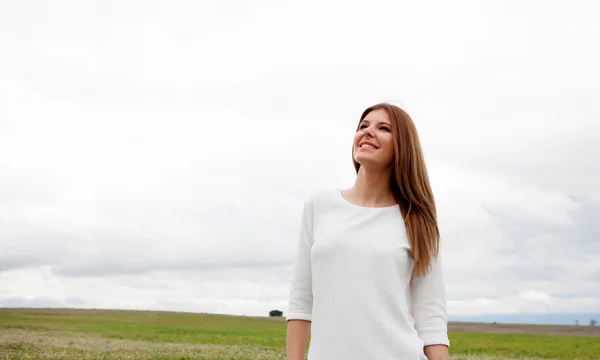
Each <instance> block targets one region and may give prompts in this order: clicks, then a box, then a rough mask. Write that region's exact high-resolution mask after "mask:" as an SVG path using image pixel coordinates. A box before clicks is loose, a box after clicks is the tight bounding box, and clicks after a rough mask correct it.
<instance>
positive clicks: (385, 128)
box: [381, 127, 390, 132]
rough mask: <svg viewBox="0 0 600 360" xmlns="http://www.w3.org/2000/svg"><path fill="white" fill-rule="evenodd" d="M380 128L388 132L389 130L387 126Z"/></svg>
mask: <svg viewBox="0 0 600 360" xmlns="http://www.w3.org/2000/svg"><path fill="white" fill-rule="evenodd" d="M381 130H383V131H388V132H389V131H390V129H389V128H387V127H382V128H381Z"/></svg>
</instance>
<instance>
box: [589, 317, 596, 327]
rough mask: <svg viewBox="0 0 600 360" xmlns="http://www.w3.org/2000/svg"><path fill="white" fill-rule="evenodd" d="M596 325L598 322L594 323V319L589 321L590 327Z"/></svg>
mask: <svg viewBox="0 0 600 360" xmlns="http://www.w3.org/2000/svg"><path fill="white" fill-rule="evenodd" d="M596 325H598V322H597V321H596V319H592V320H590V326H596Z"/></svg>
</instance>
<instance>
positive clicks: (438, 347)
mask: <svg viewBox="0 0 600 360" xmlns="http://www.w3.org/2000/svg"><path fill="white" fill-rule="evenodd" d="M440 253H441V252H440ZM442 271H443V270H442V261H441V255H440V254H438V256H437V258H436V259H432V264H431V268H430V270H429V273H428V274H427V275H425V276H420V277H414V278H413V280H412V284H411V286H412V305H413V318H414V319H415V328H416V330H417V332H418V333H419V337H420V338H421V339H423V345H424V349H423V350H424V352H425V355H426V356H427V358H428V359H429V360H447V359H448V358H449V354H448V353H449V351H448V348H449V347H450V340H449V339H448V320H447V313H446V290H445V284H444V276H443V273H442Z"/></svg>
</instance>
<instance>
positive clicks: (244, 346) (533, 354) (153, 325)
mask: <svg viewBox="0 0 600 360" xmlns="http://www.w3.org/2000/svg"><path fill="white" fill-rule="evenodd" d="M533 328H535V329H536V331H531V332H537V334H526V333H524V332H527V330H528V329H530V330H531V329H533ZM569 328H570V327H547V329H548V333H555V334H560V333H562V332H563V330H565V331H564V332H565V333H569V334H571V333H576V334H577V335H579V336H567V335H542V334H541V333H542V332H543V331H544V327H540V326H537V327H529V328H528V327H526V326H521V327H519V326H514V325H513V326H501V325H486V324H452V326H451V333H450V338H451V342H452V348H451V359H452V360H500V359H511V360H512V359H536V360H537V359H561V360H562V359H568V360H575V359H586V360H588V359H589V360H591V359H596V360H598V359H600V337H598V336H597V335H598V334H597V333H596V332H594V331H595V329H591V331H588V332H584V331H586V329H585V328H584V331H579V330H577V331H578V332H576V331H575V330H569ZM580 328H583V327H580ZM478 329H481V331H478ZM511 329H512V330H511ZM494 330H497V332H500V333H494ZM510 332H513V333H510ZM284 347H285V322H284V321H283V320H282V319H275V318H250V317H236V316H222V315H203V314H186V313H168V312H144V311H109V310H67V309H0V360H4V359H67V360H71V359H73V360H74V359H165V360H166V359H179V360H183V359H203V360H234V359H235V360H285V356H284Z"/></svg>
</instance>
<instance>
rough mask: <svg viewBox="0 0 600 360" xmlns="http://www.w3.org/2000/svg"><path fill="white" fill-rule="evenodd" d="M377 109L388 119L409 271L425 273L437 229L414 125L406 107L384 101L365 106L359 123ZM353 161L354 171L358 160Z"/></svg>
mask: <svg viewBox="0 0 600 360" xmlns="http://www.w3.org/2000/svg"><path fill="white" fill-rule="evenodd" d="M378 109H383V110H385V111H386V112H387V113H388V115H389V117H390V122H391V123H392V134H393V136H394V155H395V156H394V164H393V170H392V176H391V177H390V183H391V188H392V192H393V194H394V197H395V198H396V201H397V202H398V205H399V206H400V211H401V213H402V216H403V217H404V222H405V225H406V233H407V235H408V240H409V242H410V245H411V247H412V256H413V259H414V270H413V273H414V275H416V276H420V275H426V274H427V273H428V272H429V269H430V265H431V263H432V260H433V259H434V258H435V257H437V254H438V251H439V243H440V232H439V229H438V224H437V212H436V207H435V200H434V197H433V192H432V190H431V185H430V183H429V175H428V173H427V167H426V166H425V160H424V158H423V151H422V149H421V142H420V140H419V135H418V133H417V128H416V127H415V124H414V122H413V121H412V119H411V117H410V116H409V115H408V113H406V111H404V110H402V109H401V108H399V107H397V106H395V105H391V104H387V103H381V104H376V105H373V106H370V107H368V108H367V109H366V110H365V111H364V112H363V114H362V116H361V117H360V121H359V126H360V122H361V121H362V120H363V119H364V118H365V116H367V114H368V113H369V112H371V111H373V110H378ZM353 161H354V168H355V169H356V172H357V173H358V170H359V169H360V164H359V163H357V162H356V160H353Z"/></svg>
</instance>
